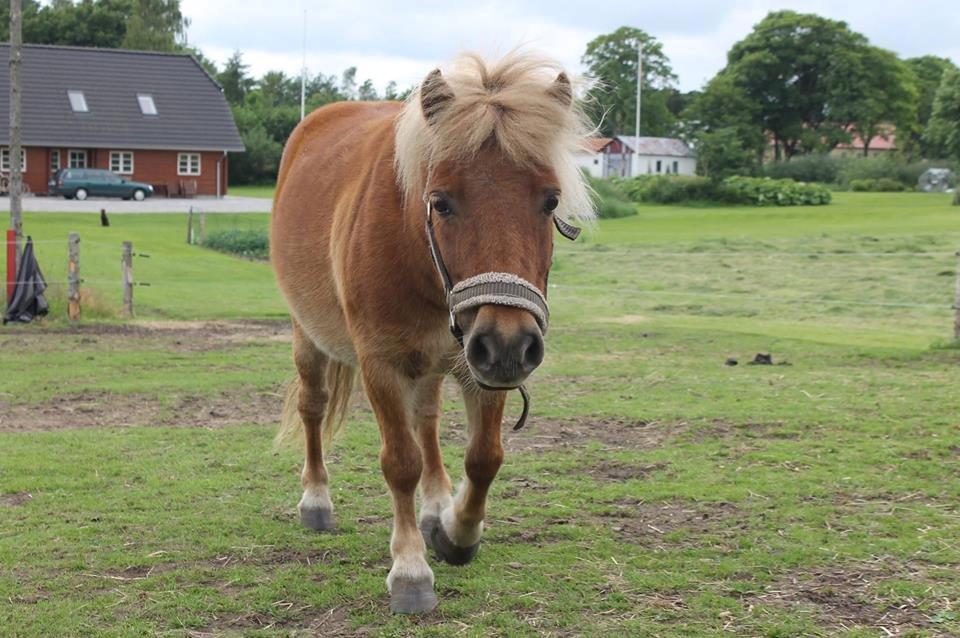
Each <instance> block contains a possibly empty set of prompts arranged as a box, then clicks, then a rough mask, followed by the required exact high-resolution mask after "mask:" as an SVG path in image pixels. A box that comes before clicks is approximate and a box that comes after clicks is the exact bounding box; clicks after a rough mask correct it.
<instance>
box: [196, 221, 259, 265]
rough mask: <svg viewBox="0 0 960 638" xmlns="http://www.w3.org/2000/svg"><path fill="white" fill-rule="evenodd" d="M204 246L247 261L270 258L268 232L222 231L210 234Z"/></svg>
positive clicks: (236, 229) (233, 229) (247, 230)
mask: <svg viewBox="0 0 960 638" xmlns="http://www.w3.org/2000/svg"><path fill="white" fill-rule="evenodd" d="M203 245H204V246H206V247H207V248H212V249H213V250H218V251H220V252H222V253H229V254H231V255H238V256H240V257H246V258H247V259H269V258H270V243H269V237H268V235H267V231H266V230H254V229H239V228H232V229H230V230H221V231H217V232H214V233H210V234H208V235H207V237H206V239H204V241H203Z"/></svg>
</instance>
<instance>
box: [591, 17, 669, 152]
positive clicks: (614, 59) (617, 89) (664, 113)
mask: <svg viewBox="0 0 960 638" xmlns="http://www.w3.org/2000/svg"><path fill="white" fill-rule="evenodd" d="M641 43H642V44H643V98H642V103H641V109H642V113H641V125H640V128H641V131H642V132H643V134H645V135H669V134H672V133H673V130H674V128H675V126H676V116H675V115H674V114H673V113H671V111H670V107H669V101H670V97H671V93H672V86H673V83H674V82H675V81H676V79H677V76H676V75H674V73H673V69H672V68H671V67H670V61H669V59H668V58H667V56H666V55H665V54H664V52H663V45H662V44H660V42H659V41H657V39H656V38H654V37H653V36H651V35H650V34H648V33H646V32H645V31H643V30H642V29H636V28H633V27H620V28H619V29H617V30H616V31H614V32H613V33H608V34H606V35H601V36H599V37H597V38H594V39H593V40H591V41H590V42H589V43H588V44H587V51H586V53H585V54H584V55H583V57H582V58H581V61H582V62H583V64H584V66H586V67H587V73H588V74H589V75H590V77H591V78H592V79H593V80H594V81H596V85H595V86H594V87H593V88H592V89H591V91H590V100H588V103H587V104H588V109H589V111H590V114H591V116H592V117H593V119H594V121H595V122H597V123H598V124H599V125H600V129H601V130H602V131H603V132H604V133H606V134H618V133H623V134H630V133H633V134H636V132H635V131H634V122H635V119H634V111H635V105H636V99H637V46H638V45H639V44H641Z"/></svg>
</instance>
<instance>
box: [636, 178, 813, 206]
mask: <svg viewBox="0 0 960 638" xmlns="http://www.w3.org/2000/svg"><path fill="white" fill-rule="evenodd" d="M617 183H618V184H619V185H620V187H621V188H622V189H623V191H624V192H625V193H627V195H628V196H629V197H630V198H631V199H632V200H634V201H637V202H653V203H658V204H679V203H682V202H717V203H726V204H752V205H757V206H799V205H817V204H829V203H830V199H831V196H830V191H829V190H828V189H827V188H826V187H825V186H820V185H818V184H802V183H799V182H795V181H793V180H792V179H770V178H768V177H739V176H734V177H728V178H727V179H725V180H723V181H722V182H720V183H716V182H713V181H711V180H710V179H707V178H706V177H691V176H686V175H653V176H650V175H643V176H640V177H634V178H632V179H625V180H618V182H617Z"/></svg>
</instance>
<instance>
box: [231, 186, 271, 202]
mask: <svg viewBox="0 0 960 638" xmlns="http://www.w3.org/2000/svg"><path fill="white" fill-rule="evenodd" d="M274 190H275V188H274V187H273V185H271V184H268V185H265V186H247V185H244V186H231V187H230V194H231V195H235V196H236V197H260V198H263V199H273V191H274Z"/></svg>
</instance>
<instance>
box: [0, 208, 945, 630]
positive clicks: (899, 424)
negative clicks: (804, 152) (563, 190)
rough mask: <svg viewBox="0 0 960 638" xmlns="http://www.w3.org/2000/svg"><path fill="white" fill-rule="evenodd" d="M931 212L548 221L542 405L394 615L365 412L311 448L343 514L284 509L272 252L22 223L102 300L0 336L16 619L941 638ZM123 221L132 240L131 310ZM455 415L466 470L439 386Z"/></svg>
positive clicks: (3, 603)
mask: <svg viewBox="0 0 960 638" xmlns="http://www.w3.org/2000/svg"><path fill="white" fill-rule="evenodd" d="M948 204H949V198H948V196H945V195H944V196H939V195H932V196H928V195H919V194H893V195H890V194H885V195H874V194H847V193H838V194H837V195H836V198H835V203H834V204H833V205H831V206H826V207H817V208H795V209H754V208H682V207H641V209H640V214H639V215H638V216H637V217H632V218H627V219H621V220H612V221H609V222H601V223H600V224H598V226H597V228H596V229H595V230H594V231H593V232H592V233H590V234H589V235H588V236H587V237H586V239H585V240H582V241H580V242H577V243H576V244H568V243H566V242H558V251H557V255H556V262H555V269H554V272H553V274H552V276H551V289H550V291H549V294H550V298H551V309H552V311H553V318H552V324H551V329H550V334H549V335H548V338H547V341H548V355H547V360H546V362H545V363H544V366H543V367H542V368H541V370H540V371H538V372H537V373H536V375H535V379H534V380H533V382H532V383H531V384H530V389H531V392H532V394H533V400H534V404H533V414H534V417H533V419H532V421H531V423H530V424H529V425H528V428H527V429H526V430H524V431H522V432H519V433H512V432H507V433H505V441H506V443H505V444H506V448H507V459H506V463H505V465H504V467H503V469H502V470H501V473H500V475H499V477H498V479H497V481H496V482H495V484H494V488H493V491H492V494H491V502H490V507H489V509H488V515H489V529H488V533H487V535H486V537H485V540H484V544H483V546H482V548H481V551H480V554H479V556H478V558H477V560H476V561H474V562H473V563H472V564H470V565H468V566H466V567H461V568H455V567H450V566H446V565H443V564H441V563H439V562H437V561H434V560H431V565H432V566H433V568H434V571H435V574H436V578H437V591H438V594H439V596H440V600H441V602H440V606H439V607H438V609H437V611H435V612H434V613H432V614H430V615H427V616H425V617H421V618H406V617H394V616H390V615H389V613H388V612H387V597H386V593H385V586H384V583H383V579H384V578H385V576H386V573H387V571H388V570H389V565H390V562H389V554H388V539H389V521H390V505H389V496H388V493H387V490H386V487H385V485H384V483H383V480H382V478H381V476H380V473H379V468H378V463H377V453H378V447H379V445H378V441H377V434H376V426H375V423H374V421H373V418H372V415H371V413H370V411H369V409H368V408H367V407H366V406H365V405H364V404H363V402H362V400H360V399H358V401H357V407H356V410H355V411H354V413H353V416H352V417H351V419H350V421H349V423H348V427H347V431H346V433H345V435H344V436H343V437H342V439H340V440H339V441H338V442H337V444H336V446H335V448H334V449H333V451H332V452H331V454H330V459H329V461H328V463H329V467H330V472H331V476H332V489H333V492H334V500H335V502H336V507H337V508H338V510H337V511H338V518H339V521H340V525H341V529H342V532H341V533H339V534H336V535H324V536H321V535H316V534H313V533H310V532H307V531H306V530H303V529H302V528H300V527H299V525H298V523H297V520H296V519H297V514H296V509H295V505H296V501H297V499H298V497H299V481H298V471H299V463H300V457H299V455H298V453H297V452H296V451H295V450H279V451H277V450H273V449H272V447H271V443H270V440H271V437H272V434H273V422H274V420H275V415H276V414H277V411H278V409H279V402H280V396H279V394H280V391H281V388H282V383H283V381H284V380H285V379H286V378H287V377H288V376H289V375H290V373H291V371H292V364H291V362H290V353H289V348H290V345H289V330H288V329H287V328H286V327H285V324H284V323H283V322H282V321H281V320H280V319H278V318H279V317H282V316H283V315H284V308H283V304H282V302H281V300H280V299H279V297H278V296H277V294H276V293H275V292H274V290H273V288H272V278H271V275H270V272H269V267H268V266H267V265H265V264H261V263H254V262H247V261H243V260H239V259H235V258H231V257H227V256H224V255H220V254H217V253H213V252H211V251H207V250H205V249H203V248H199V247H196V246H187V245H186V244H185V243H184V241H183V235H184V232H185V220H183V219H181V218H179V217H176V216H170V215H163V216H160V215H157V216H151V215H144V216H141V215H137V216H127V217H122V216H115V217H114V225H113V226H112V227H111V228H110V229H100V228H99V227H98V226H97V225H96V221H97V218H96V216H85V215H52V214H28V215H27V217H26V226H27V229H28V230H29V232H31V233H32V234H33V236H34V237H35V238H37V239H38V240H40V241H41V243H39V244H38V248H39V249H40V254H41V258H42V260H43V261H42V262H41V263H42V265H43V266H44V268H45V270H46V274H47V276H48V278H50V279H57V275H56V274H55V273H57V272H64V268H65V266H64V262H65V252H66V247H65V242H63V238H65V236H66V233H67V232H69V231H70V230H78V231H79V232H81V235H82V237H83V251H84V252H83V260H84V261H83V264H84V265H83V269H84V270H83V276H84V277H85V278H86V279H87V284H86V286H87V288H88V289H89V290H90V292H89V293H88V297H89V299H90V300H91V306H92V307H93V309H94V312H91V313H90V316H91V321H89V322H87V323H86V324H85V325H83V326H81V327H79V328H70V327H68V326H66V325H64V324H63V322H62V321H58V320H52V321H48V322H46V325H42V326H23V327H6V328H4V329H3V331H2V332H0V352H3V353H5V363H6V365H5V366H4V370H5V372H4V373H2V374H3V383H2V384H0V415H3V416H0V635H12V636H33V635H89V634H102V635H118V636H134V635H191V636H207V635H223V634H248V633H249V634H256V635H291V634H303V635H313V634H323V633H328V634H329V635H385V636H406V635H428V636H454V635H467V636H487V635H504V636H514V635H598V634H603V633H605V632H611V631H616V632H619V633H620V634H621V635H629V636H676V637H681V636H713V635H716V636H720V635H741V636H781V637H787V636H804V635H813V636H863V637H866V636H887V635H898V636H908V635H909V636H955V635H958V634H960V609H958V605H960V544H958V541H957V539H958V538H960V508H958V503H960V419H958V416H957V415H958V413H960V394H958V393H957V392H956V391H955V390H956V388H957V387H958V383H960V366H958V364H960V349H958V348H956V347H955V346H954V345H953V344H951V343H950V341H949V338H950V337H951V328H952V311H951V310H950V305H951V303H952V302H953V287H954V276H955V268H956V258H955V257H954V256H953V253H954V251H955V250H956V249H957V247H958V245H960V208H957V207H950V206H949V205H948ZM265 224H266V217H265V216H259V215H243V216H235V217H234V216H224V217H215V216H214V217H213V219H210V218H208V228H212V227H224V228H226V227H230V226H232V225H233V226H237V225H241V226H242V225H247V226H250V227H255V226H263V225H265ZM123 239H131V240H132V241H134V245H135V250H136V251H137V252H140V251H142V252H145V253H147V254H150V257H149V258H139V259H138V260H137V261H136V273H137V274H136V278H137V279H138V280H142V281H147V282H150V283H151V284H152V285H151V286H150V287H143V288H137V290H136V295H137V308H138V313H139V319H138V321H136V322H135V323H134V324H133V325H127V324H122V323H120V322H119V320H118V319H116V311H117V308H118V306H119V297H120V291H119V283H118V284H117V285H116V286H115V287H114V286H113V284H112V283H110V282H112V281H118V280H119V271H118V267H117V262H118V260H119V242H120V241H121V240H123ZM46 242H61V243H46ZM101 281H103V282H107V283H100V282H101ZM54 292H55V293H59V292H62V291H54ZM62 308H63V304H62V301H56V300H55V304H54V310H55V312H56V313H58V314H62ZM93 319H96V321H94V320H93ZM241 319H242V320H243V321H238V320H241ZM211 322H213V323H211ZM757 353H765V354H766V353H769V354H771V355H772V358H773V362H774V364H775V365H772V366H770V365H747V363H748V362H749V361H750V360H752V359H753V358H754V356H755V355H756V354H757ZM732 359H735V360H737V362H738V365H735V366H731V365H725V363H726V362H728V360H732ZM517 408H518V406H517V404H516V403H515V402H512V403H511V404H510V405H509V406H508V409H509V410H510V412H511V414H512V413H514V412H515V411H516V410H517ZM444 431H445V434H444V450H445V453H446V454H447V465H448V469H450V471H451V474H452V475H453V476H454V477H455V478H456V477H459V476H461V475H462V470H461V469H460V468H461V467H462V465H461V463H462V447H463V446H462V441H463V408H462V404H461V403H460V401H459V399H458V398H457V396H456V394H455V392H453V390H452V389H451V390H450V391H449V392H448V400H447V402H446V418H445V425H444Z"/></svg>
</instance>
